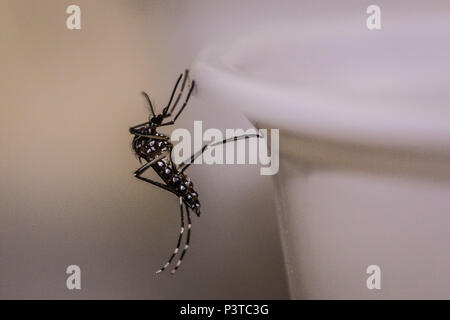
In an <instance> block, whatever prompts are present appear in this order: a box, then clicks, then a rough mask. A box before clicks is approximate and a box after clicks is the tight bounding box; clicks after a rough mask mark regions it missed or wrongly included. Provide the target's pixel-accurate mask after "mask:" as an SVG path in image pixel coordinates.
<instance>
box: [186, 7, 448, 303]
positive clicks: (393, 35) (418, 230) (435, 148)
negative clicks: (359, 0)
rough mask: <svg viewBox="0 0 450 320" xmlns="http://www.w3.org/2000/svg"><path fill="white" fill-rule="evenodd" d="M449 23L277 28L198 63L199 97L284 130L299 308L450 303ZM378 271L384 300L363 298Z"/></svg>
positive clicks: (284, 191)
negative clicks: (356, 302)
mask: <svg viewBox="0 0 450 320" xmlns="http://www.w3.org/2000/svg"><path fill="white" fill-rule="evenodd" d="M444 20H445V19H441V18H439V14H437V15H435V16H433V19H429V17H428V18H426V17H425V18H422V20H421V19H418V20H417V19H416V20H412V21H411V20H409V21H396V22H395V23H392V24H390V25H389V24H388V26H386V25H385V28H386V29H388V30H385V29H384V30H382V31H379V32H377V31H375V32H373V31H372V32H369V31H368V30H365V29H364V27H361V26H359V27H355V21H354V19H353V20H352V19H349V21H350V23H348V24H346V23H341V24H337V25H336V24H325V25H324V24H322V25H321V26H316V27H313V26H312V25H310V26H309V27H308V28H306V27H305V25H304V24H303V25H295V24H291V25H288V26H283V27H280V28H277V27H274V26H272V28H271V30H266V31H261V30H260V31H259V32H258V33H247V34H244V35H243V36H242V37H240V40H236V41H231V42H229V43H226V44H221V45H218V46H214V47H210V48H209V49H208V50H206V51H204V52H203V53H202V55H200V56H199V59H198V60H197V63H196V65H195V74H196V78H197V79H198V82H199V83H200V85H199V91H200V92H201V96H202V99H205V100H206V101H211V102H212V101H221V103H222V104H225V105H228V106H229V107H233V108H236V109H238V110H241V111H242V112H243V113H245V114H246V115H247V116H248V117H249V119H250V120H251V121H253V122H256V123H257V124H259V125H261V126H262V127H264V128H266V127H269V128H280V129H281V130H280V131H281V134H282V136H281V140H280V141H281V150H282V161H281V164H280V174H279V175H278V176H277V177H276V183H277V187H278V204H279V209H278V214H279V221H280V226H281V231H282V238H283V246H284V252H285V259H286V266H287V270H288V275H289V283H290V290H291V295H292V297H293V298H305V299H311V298H339V299H342V298H367V299H372V298H385V299H389V298H450V293H449V290H448V283H450V272H449V271H448V270H450V254H449V252H450V250H449V249H450V246H449V243H450V241H449V236H448V229H449V227H450V216H449V213H450V202H449V194H450V108H449V101H450V90H449V88H450V86H449V84H450V72H449V71H450V70H449V67H450V64H449V62H448V60H449V58H448V52H449V49H450V47H449V45H448V41H447V40H448V39H449V38H450V37H449V36H450V32H449V29H448V28H447V27H446V24H444ZM446 21H448V20H446ZM371 264H376V265H379V266H380V267H381V270H382V290H381V291H377V290H368V289H367V288H366V286H365V283H366V282H365V281H366V279H367V277H368V275H367V274H366V268H367V266H369V265H371Z"/></svg>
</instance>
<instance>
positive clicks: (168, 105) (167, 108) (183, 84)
mask: <svg viewBox="0 0 450 320" xmlns="http://www.w3.org/2000/svg"><path fill="white" fill-rule="evenodd" d="M181 77H183V83H182V84H181V89H180V92H178V95H177V98H176V99H175V103H174V104H173V106H172V107H171V108H170V110H169V107H170V105H171V103H172V99H173V97H174V94H175V91H176V89H177V87H178V83H179V82H180V80H181ZM188 77H189V70H187V69H186V70H185V71H184V75H180V76H179V77H178V81H177V83H176V85H175V88H174V89H173V91H172V96H171V97H170V100H169V103H168V104H167V106H166V107H165V108H164V110H163V115H164V118H167V117H170V115H171V114H172V112H173V110H175V108H176V106H177V104H178V102H179V101H180V98H181V96H182V95H183V92H184V87H185V86H186V80H187V79H188ZM167 112H169V113H167Z"/></svg>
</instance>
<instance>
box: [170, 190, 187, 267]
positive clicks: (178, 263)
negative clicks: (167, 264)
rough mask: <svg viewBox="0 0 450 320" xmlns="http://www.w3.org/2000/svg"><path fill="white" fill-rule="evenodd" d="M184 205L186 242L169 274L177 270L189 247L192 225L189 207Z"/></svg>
mask: <svg viewBox="0 0 450 320" xmlns="http://www.w3.org/2000/svg"><path fill="white" fill-rule="evenodd" d="M180 201H181V197H180ZM180 203H181V202H180ZM185 206H186V216H187V220H188V225H187V236H186V243H185V244H184V248H183V251H182V252H181V255H180V258H179V259H178V261H177V264H176V265H175V267H174V268H173V269H172V271H170V274H175V272H177V269H178V268H179V267H180V265H181V262H182V261H183V258H184V255H185V254H186V252H187V250H188V248H189V241H190V239H191V226H192V225H191V213H190V211H189V207H188V206H187V204H185ZM177 249H178V248H177Z"/></svg>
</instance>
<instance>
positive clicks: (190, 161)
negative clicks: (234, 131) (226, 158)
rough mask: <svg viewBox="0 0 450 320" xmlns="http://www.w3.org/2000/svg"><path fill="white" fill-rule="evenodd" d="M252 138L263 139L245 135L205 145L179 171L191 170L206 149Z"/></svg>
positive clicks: (258, 136) (253, 135)
mask: <svg viewBox="0 0 450 320" xmlns="http://www.w3.org/2000/svg"><path fill="white" fill-rule="evenodd" d="M250 138H262V135H261V134H259V133H256V134H255V133H251V134H244V135H241V136H236V137H231V138H228V139H224V140H222V141H218V142H214V143H211V144H205V145H204V146H203V148H201V150H199V151H197V152H196V153H194V154H193V155H192V156H191V158H190V159H187V160H185V161H183V162H182V163H180V165H179V166H178V169H179V171H180V172H184V171H185V170H186V169H187V168H189V166H190V165H191V164H193V163H194V161H195V159H197V158H198V157H200V156H201V155H202V154H203V152H205V150H206V149H208V148H211V147H215V146H218V145H221V144H225V143H228V142H232V141H238V140H242V139H250Z"/></svg>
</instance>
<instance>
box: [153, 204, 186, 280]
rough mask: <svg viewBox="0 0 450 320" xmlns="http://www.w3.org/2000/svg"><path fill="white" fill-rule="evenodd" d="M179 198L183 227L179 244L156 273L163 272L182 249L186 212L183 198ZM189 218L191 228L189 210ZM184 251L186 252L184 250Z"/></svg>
mask: <svg viewBox="0 0 450 320" xmlns="http://www.w3.org/2000/svg"><path fill="white" fill-rule="evenodd" d="M179 199H180V217H181V228H180V235H179V236H178V241H177V246H176V247H175V250H174V251H173V253H172V255H171V256H170V258H169V260H168V261H167V262H166V264H165V265H164V266H163V267H162V268H161V269H159V270H158V271H156V273H160V272H163V271H164V270H165V269H166V268H167V267H168V266H169V265H170V263H171V262H172V260H173V258H174V257H175V255H176V254H177V253H178V251H179V250H180V244H181V239H182V237H183V233H184V214H183V198H182V197H180V198H179ZM188 219H189V228H190V225H191V222H190V218H189V212H188ZM188 239H189V231H188ZM183 253H184V251H183Z"/></svg>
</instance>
